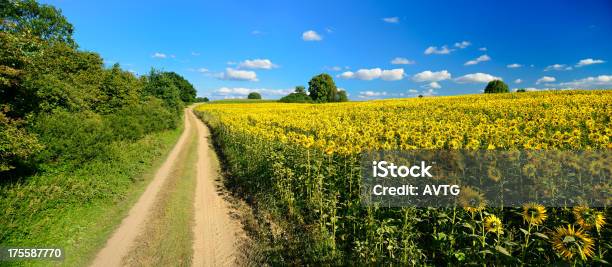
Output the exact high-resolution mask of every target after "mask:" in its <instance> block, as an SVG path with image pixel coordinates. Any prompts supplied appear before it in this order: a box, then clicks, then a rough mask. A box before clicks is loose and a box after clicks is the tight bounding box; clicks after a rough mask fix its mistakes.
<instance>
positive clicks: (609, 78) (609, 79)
mask: <svg viewBox="0 0 612 267" xmlns="http://www.w3.org/2000/svg"><path fill="white" fill-rule="evenodd" d="M559 85H560V86H566V87H574V88H588V87H595V86H612V75H599V76H596V77H586V78H584V79H579V80H574V81H571V82H565V83H560V84H559Z"/></svg>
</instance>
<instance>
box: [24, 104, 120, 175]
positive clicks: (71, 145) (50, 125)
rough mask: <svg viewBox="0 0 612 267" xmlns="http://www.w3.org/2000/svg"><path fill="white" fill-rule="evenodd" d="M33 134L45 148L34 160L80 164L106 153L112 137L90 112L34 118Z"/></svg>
mask: <svg viewBox="0 0 612 267" xmlns="http://www.w3.org/2000/svg"><path fill="white" fill-rule="evenodd" d="M33 130H34V132H35V133H37V134H38V135H39V138H40V141H41V142H42V143H43V144H45V149H44V150H43V151H42V152H41V153H39V154H38V156H37V159H38V160H40V161H43V162H49V161H50V162H60V161H66V162H72V163H76V164H79V163H83V162H86V161H89V160H91V159H94V158H96V157H98V156H102V155H105V154H106V149H107V146H108V144H109V143H110V142H111V140H112V138H113V132H112V131H111V130H110V127H108V126H107V125H105V122H104V120H103V116H102V115H99V114H96V113H93V112H91V111H84V112H79V113H71V112H68V111H63V110H59V111H56V112H53V113H49V114H41V115H39V116H38V117H37V118H36V119H35V124H34V129H33Z"/></svg>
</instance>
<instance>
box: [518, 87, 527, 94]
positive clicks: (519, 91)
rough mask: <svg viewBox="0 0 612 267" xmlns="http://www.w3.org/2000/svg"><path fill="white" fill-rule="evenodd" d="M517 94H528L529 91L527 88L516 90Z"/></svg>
mask: <svg viewBox="0 0 612 267" xmlns="http://www.w3.org/2000/svg"><path fill="white" fill-rule="evenodd" d="M516 92H517V93H525V92H527V90H525V88H521V89H518V90H516Z"/></svg>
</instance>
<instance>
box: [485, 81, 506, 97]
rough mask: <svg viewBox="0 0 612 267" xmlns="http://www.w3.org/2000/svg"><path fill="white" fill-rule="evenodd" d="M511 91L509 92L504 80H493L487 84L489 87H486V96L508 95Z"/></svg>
mask: <svg viewBox="0 0 612 267" xmlns="http://www.w3.org/2000/svg"><path fill="white" fill-rule="evenodd" d="M509 91H510V90H508V85H507V84H506V83H505V82H503V81H502V80H493V81H490V82H489V83H488V84H487V87H485V90H484V92H485V94H491V93H508V92H509Z"/></svg>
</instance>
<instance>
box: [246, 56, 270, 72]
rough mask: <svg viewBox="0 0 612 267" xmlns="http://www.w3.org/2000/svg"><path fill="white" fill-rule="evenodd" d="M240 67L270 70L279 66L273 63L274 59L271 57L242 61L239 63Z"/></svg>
mask: <svg viewBox="0 0 612 267" xmlns="http://www.w3.org/2000/svg"><path fill="white" fill-rule="evenodd" d="M238 66H239V67H242V68H246V69H265V70H269V69H272V68H276V67H278V65H276V64H274V63H272V61H270V60H269V59H260V58H257V59H252V60H249V59H247V60H245V61H242V62H240V64H239V65H238Z"/></svg>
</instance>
